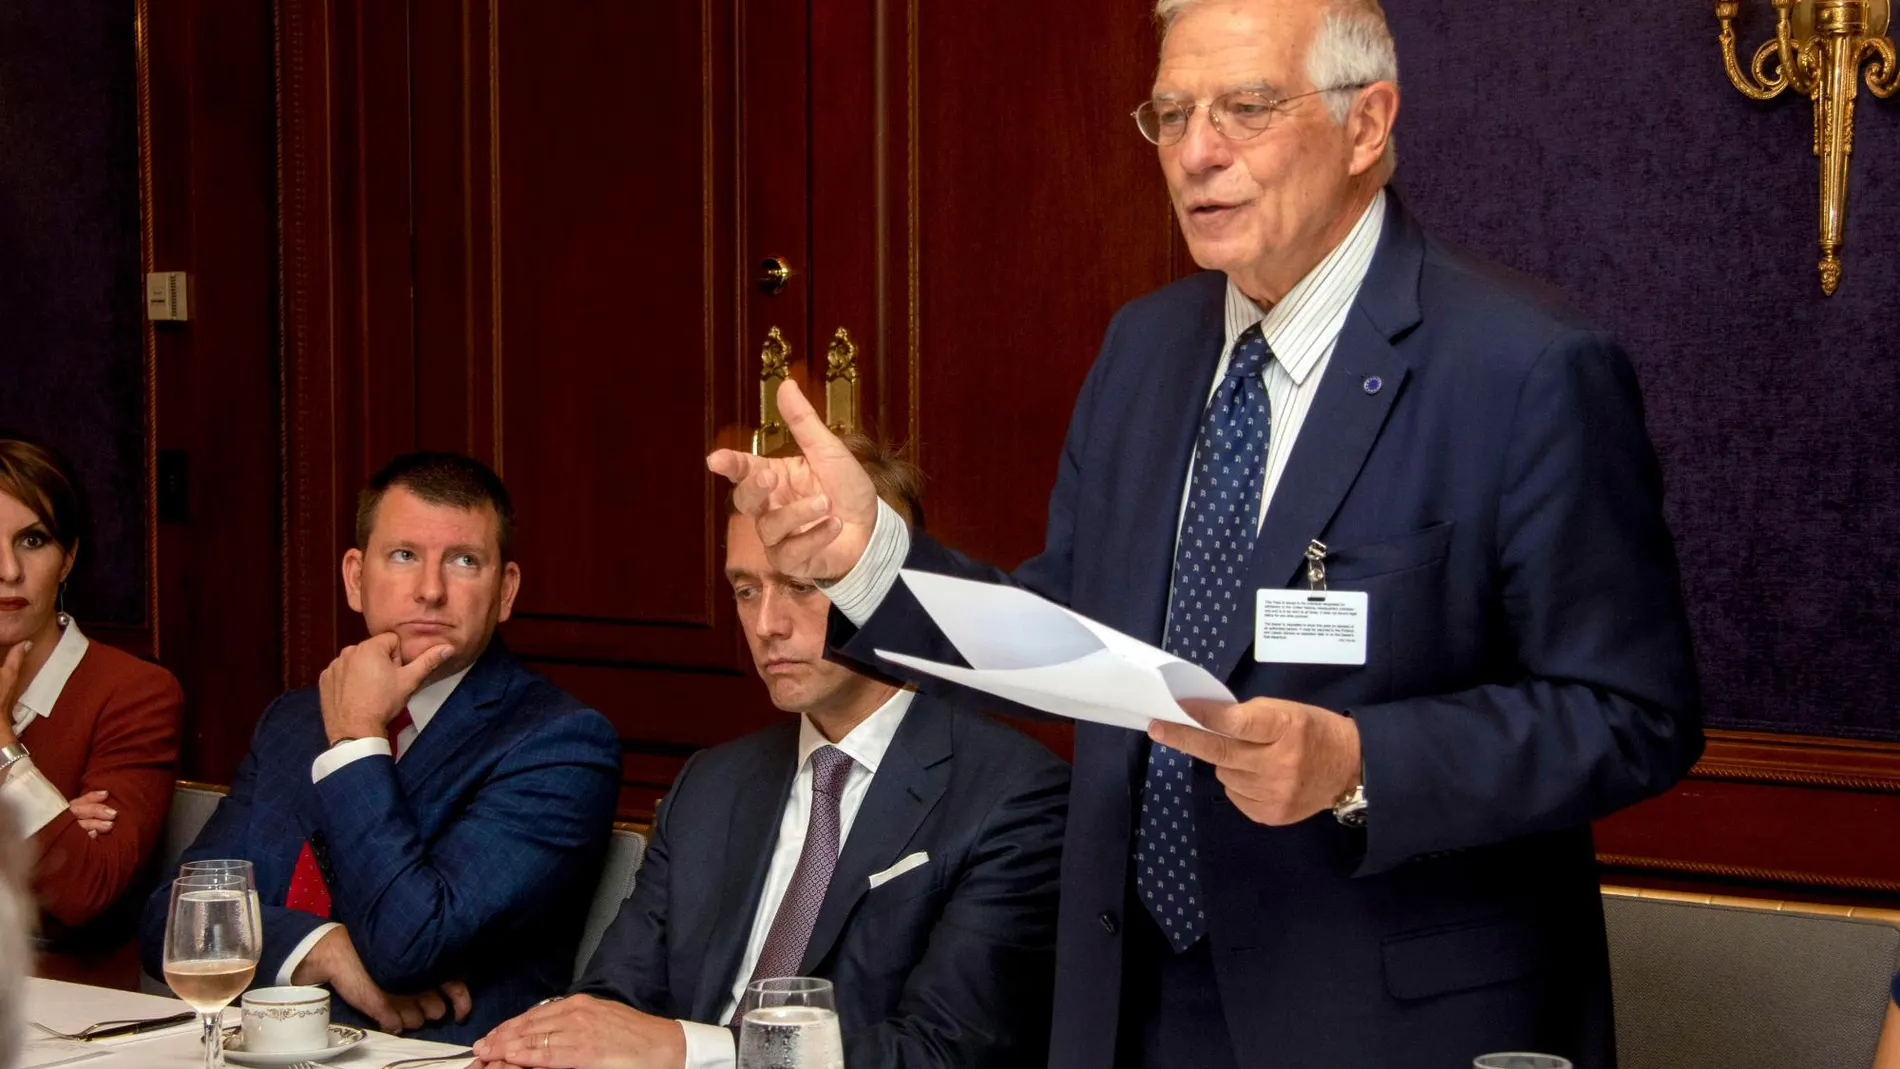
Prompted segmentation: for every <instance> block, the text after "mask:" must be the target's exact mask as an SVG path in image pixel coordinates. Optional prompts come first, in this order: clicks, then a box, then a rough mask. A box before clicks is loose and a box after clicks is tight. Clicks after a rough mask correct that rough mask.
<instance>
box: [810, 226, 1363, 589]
mask: <svg viewBox="0 0 1900 1069" xmlns="http://www.w3.org/2000/svg"><path fill="white" fill-rule="evenodd" d="M1385 202H1386V194H1385V191H1384V190H1380V191H1379V193H1378V195H1377V196H1374V197H1373V198H1372V203H1371V204H1368V205H1367V206H1366V210H1365V211H1364V212H1363V213H1362V214H1361V215H1360V216H1359V221H1358V222H1356V223H1354V224H1353V228H1352V230H1351V231H1350V232H1348V233H1347V235H1346V238H1345V240H1343V241H1341V242H1340V243H1339V244H1338V245H1335V246H1334V247H1333V250H1332V251H1331V252H1329V253H1327V254H1326V257H1325V259H1322V260H1321V261H1320V262H1319V264H1318V265H1317V266H1315V267H1314V268H1313V269H1312V270H1311V271H1309V272H1307V273H1306V275H1305V277H1303V278H1301V279H1300V280H1299V281H1298V282H1297V283H1295V284H1294V286H1293V288H1292V289H1290V290H1288V291H1287V294H1286V296H1285V297H1283V298H1281V300H1280V302H1279V303H1278V304H1275V305H1274V306H1273V307H1272V308H1271V309H1268V310H1265V311H1263V310H1262V309H1261V308H1260V306H1259V305H1257V304H1255V303H1254V302H1253V301H1252V300H1250V299H1249V298H1248V297H1247V295H1246V294H1244V293H1242V292H1240V288H1239V287H1237V286H1235V285H1234V283H1233V281H1232V280H1231V279H1230V280H1229V281H1228V283H1227V302H1226V309H1225V321H1226V336H1227V340H1226V344H1225V345H1224V346H1223V347H1222V350H1221V358H1220V365H1219V366H1218V367H1217V368H1215V371H1214V381H1213V383H1212V384H1211V385H1210V386H1209V388H1208V397H1209V398H1210V399H1211V398H1212V397H1213V395H1214V390H1216V389H1218V388H1219V387H1220V381H1221V378H1222V377H1223V376H1224V375H1226V373H1227V363H1228V360H1229V358H1230V357H1231V356H1232V355H1233V351H1234V341H1235V340H1236V339H1237V338H1238V337H1239V336H1240V334H1241V332H1242V331H1245V330H1246V329H1247V328H1248V327H1250V326H1252V325H1253V324H1255V323H1260V324H1261V333H1262V334H1264V335H1265V337H1266V339H1267V346H1268V347H1269V348H1270V349H1272V350H1273V357H1274V358H1273V359H1272V360H1269V361H1267V363H1266V366H1265V367H1263V368H1261V370H1260V376H1261V381H1262V382H1263V383H1264V384H1265V385H1266V388H1267V400H1268V401H1269V402H1270V403H1271V404H1272V406H1273V419H1272V423H1271V425H1270V432H1269V435H1268V441H1267V471H1266V475H1265V485H1264V486H1263V487H1262V489H1261V493H1260V521H1259V522H1260V523H1262V524H1264V523H1265V522H1266V517H1267V506H1268V505H1269V504H1270V503H1271V502H1272V501H1273V492H1274V491H1275V490H1277V489H1278V488H1279V485H1280V476H1281V474H1282V473H1284V472H1285V471H1286V462H1287V458H1289V457H1291V456H1292V455H1293V445H1294V443H1295V442H1296V441H1297V440H1298V439H1299V436H1300V428H1301V426H1302V425H1304V424H1305V422H1306V413H1307V410H1308V409H1310V408H1311V407H1312V405H1313V398H1314V396H1315V395H1317V394H1318V393H1319V385H1320V382H1321V380H1323V379H1324V378H1325V375H1326V366H1327V364H1328V363H1329V362H1331V360H1332V356H1333V348H1334V347H1335V346H1336V345H1337V344H1338V343H1339V332H1340V331H1341V330H1342V329H1343V328H1344V327H1345V325H1346V316H1347V315H1348V314H1349V313H1350V312H1351V311H1352V305H1353V302H1354V301H1355V300H1357V299H1358V297H1359V287H1360V286H1361V285H1363V284H1364V282H1365V280H1366V272H1367V270H1369V269H1370V268H1371V266H1372V256H1373V253H1374V252H1376V251H1377V250H1378V247H1379V236H1380V235H1381V234H1382V233H1383V232H1384V230H1385ZM1193 473H1194V465H1193V463H1192V462H1190V463H1189V464H1188V472H1187V474H1186V475H1185V476H1184V477H1183V478H1182V481H1181V513H1180V514H1181V515H1185V514H1186V511H1187V491H1188V487H1189V485H1190V483H1191V481H1192V479H1193V477H1194V475H1193ZM1175 522H1176V530H1177V537H1178V531H1179V524H1180V520H1179V519H1177V520H1176V521H1175ZM909 555H910V530H909V528H908V527H906V526H905V524H904V521H903V518H902V517H900V516H898V515H897V513H896V512H895V511H893V510H892V509H891V507H890V506H889V505H886V504H885V503H884V502H883V501H879V502H878V505H877V525H876V526H875V527H874V528H873V529H872V531H871V540H870V543H869V544H868V545H867V546H866V547H865V550H864V556H863V557H861V558H859V560H858V563H857V565H856V566H855V567H853V568H852V569H851V571H850V572H848V573H846V574H845V576H844V577H843V578H842V579H839V580H838V581H837V582H835V583H824V584H820V586H822V587H824V590H825V595H826V596H827V597H829V598H830V599H831V603H832V604H833V605H836V606H837V607H838V611H840V612H842V613H844V615H845V618H846V619H848V620H850V621H851V622H852V623H854V624H860V625H862V624H863V623H864V622H865V621H866V620H869V619H870V618H871V614H872V613H874V612H876V611H877V607H878V606H879V605H881V604H883V603H884V595H886V594H888V593H889V592H890V589H891V584H893V583H895V582H896V581H897V573H898V571H899V570H900V569H902V568H903V566H904V558H905V557H907V556H909Z"/></svg>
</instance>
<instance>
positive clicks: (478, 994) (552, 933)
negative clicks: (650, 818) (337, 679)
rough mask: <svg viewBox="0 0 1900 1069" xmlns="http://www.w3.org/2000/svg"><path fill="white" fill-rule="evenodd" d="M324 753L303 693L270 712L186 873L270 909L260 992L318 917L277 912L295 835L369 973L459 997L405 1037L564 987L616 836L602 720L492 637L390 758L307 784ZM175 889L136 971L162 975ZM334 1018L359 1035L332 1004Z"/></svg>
mask: <svg viewBox="0 0 1900 1069" xmlns="http://www.w3.org/2000/svg"><path fill="white" fill-rule="evenodd" d="M327 746H328V739H327V738H326V736H325V734H324V730H323V713H322V710H321V708H320V707H319V705H318V699H317V692H316V690H315V689H314V688H306V689H303V690H296V691H292V692H290V693H289V694H286V695H284V696H283V697H282V698H279V699H278V700H277V701H276V702H274V703H272V705H271V707H270V708H269V709H267V710H265V712H264V716H263V719H261V720H260V721H259V722H258V725H257V733H256V735H255V737H254V738H253V739H252V740H251V752H250V753H249V754H247V755H245V758H244V761H243V763H242V764H240V765H239V766H238V771H237V777H236V779H235V780H234V782H233V783H232V784H231V793H230V795H229V796H228V797H226V798H225V799H224V801H222V802H221V803H219V805H218V809H217V812H215V813H214V814H212V817H211V820H210V822H209V823H208V824H206V825H205V829H204V831H203V832H202V833H201V834H200V835H199V836H198V839H197V841H196V842H194V843H193V844H192V846H191V849H190V850H188V851H186V853H185V860H187V861H192V860H197V859H200V858H248V859H250V861H251V862H252V863H253V864H254V865H255V866H256V868H257V881H258V885H259V887H258V890H259V895H260V897H261V898H262V899H263V902H264V911H263V914H264V915H263V920H264V954H263V958H262V960H260V961H259V962H258V966H257V981H256V984H257V985H258V986H270V985H271V984H274V983H276V976H277V971H278V969H279V968H280V967H281V966H282V964H283V961H284V958H285V956H286V955H287V954H289V952H290V951H291V950H292V949H293V948H295V947H296V945H297V943H298V942H300V941H301V940H302V939H303V938H304V936H305V935H307V934H309V933H310V931H311V930H312V929H314V928H316V927H317V926H318V925H319V924H322V923H323V920H322V919H321V918H319V917H316V916H315V915H313V914H309V913H304V912H301V911H299V910H292V909H286V908H284V898H285V895H286V893H287V892H288V891H289V888H290V877H291V873H292V872H293V871H294V870H295V868H296V861H297V855H298V853H299V852H300V851H301V850H302V847H303V843H304V841H305V840H306V839H312V840H314V841H319V842H321V843H322V844H323V847H324V850H325V851H326V852H327V854H328V867H329V869H330V875H331V878H330V879H329V881H328V882H329V884H330V892H331V919H332V920H336V921H339V922H341V923H342V924H344V925H345V926H346V927H347V928H348V929H349V933H350V939H351V941H352V942H354V943H355V944H356V949H357V953H358V954H360V955H361V956H362V958H363V964H364V965H365V966H367V967H368V969H369V972H370V975H371V976H372V977H374V978H375V980H376V982H377V983H378V984H380V985H382V987H383V988H384V989H385V990H389V991H393V992H410V991H415V990H419V989H421V988H423V987H425V986H431V985H435V984H438V983H441V982H442V981H444V980H450V979H462V980H465V981H466V982H467V983H468V986H469V991H470V995H471V997H472V998H473V1000H474V1010H473V1013H472V1014H471V1016H470V1018H469V1020H468V1022H467V1023H465V1024H462V1025H456V1024H454V1023H453V1021H444V1022H441V1023H438V1024H434V1025H430V1026H426V1027H424V1028H423V1029H422V1030H420V1031H419V1032H416V1033H414V1034H415V1035H417V1036H419V1037H421V1038H426V1039H436V1040H441V1041H443V1042H451V1043H467V1042H471V1041H473V1040H474V1039H475V1038H477V1037H479V1036H481V1035H483V1034H485V1033H486V1032H487V1031H488V1030H489V1029H491V1028H493V1027H494V1026H495V1025H497V1024H499V1023H501V1022H502V1021H505V1020H507V1019H508V1018H510V1017H513V1016H515V1015H516V1014H518V1013H520V1012H521V1011H523V1010H525V1009H527V1008H528V1007H529V1006H531V1005H533V1004H534V1003H535V1002H536V1001H538V1000H540V999H543V998H546V997H548V996H550V995H556V994H559V993H560V992H562V991H563V990H565V989H566V987H567V984H568V982H569V980H570V979H571V977H572V975H573V967H574V954H575V952H576V950H577V949H578V947H579V945H580V934H581V926H582V924H583V922H584V920H585V918H586V915H587V906H588V902H589V901H590V899H591V898H592V895H593V891H594V887H595V884H596V883H597V882H598V880H599V877H600V865H601V860H602V858H603V857H604V856H605V852H606V844H607V837H608V836H609V835H610V834H611V833H612V829H613V817H614V805H615V802H616V798H617V795H618V793H619V783H620V740H619V736H618V735H617V734H616V733H615V731H614V729H613V727H612V726H611V725H610V724H608V723H607V720H606V718H605V717H603V716H601V715H600V714H599V713H597V712H594V711H593V710H592V709H589V708H587V707H586V706H583V705H582V704H581V703H580V702H578V701H576V700H575V699H574V698H573V697H572V696H570V695H568V694H567V693H566V692H564V691H562V690H561V689H560V688H558V687H556V686H554V685H553V684H552V683H549V682H548V681H547V680H546V679H543V678H542V677H540V676H539V675H536V674H535V673H533V672H531V671H529V670H528V669H526V668H524V667H522V665H521V664H520V663H519V662H517V661H516V660H515V659H514V657H513V656H511V655H510V654H509V653H508V651H507V649H506V648H504V647H503V646H502V644H501V641H500V640H499V639H497V640H495V641H494V642H493V643H492V644H491V645H490V646H489V648H488V650H487V652H485V653H484V654H483V655H482V657H481V659H480V660H478V661H477V662H476V663H475V665H474V667H473V668H471V669H470V670H469V673H468V675H466V676H464V677H463V678H462V682H461V684H460V685H459V686H457V687H456V688H455V693H453V694H452V695H450V696H449V700H448V701H447V702H445V703H443V706H442V708H441V709H440V710H438V711H437V712H436V715H435V718H434V719H432V720H431V721H430V722H429V726H428V728H427V730H425V731H423V732H422V733H421V734H419V735H417V736H416V739H415V742H414V743H412V744H411V746H410V749H409V750H407V751H406V752H404V754H403V756H402V760H401V761H400V762H392V761H390V760H389V759H387V758H383V757H366V758H363V759H360V760H357V761H354V762H351V763H350V764H348V765H345V766H344V767H343V768H341V769H338V770H337V771H335V772H333V773H331V774H330V775H329V776H326V777H325V778H324V780H323V782H321V783H318V784H312V783H311V782H310V764H311V762H312V761H313V760H315V759H316V757H317V755H318V754H320V753H322V752H323V751H324V750H325V749H326V748H327ZM170 891H171V888H170V884H169V883H166V884H165V885H164V886H161V887H160V888H158V890H156V891H155V892H153V894H152V897H151V900H150V901H149V902H148V903H147V905H146V910H145V924H144V932H143V935H144V938H143V946H144V956H145V968H146V970H147V971H148V972H150V973H151V974H152V975H154V976H163V975H164V974H163V971H162V963H161V956H162V950H163V944H164V934H165V915H166V910H167V908H168V906H169V901H170ZM333 1009H334V1015H335V1016H336V1018H337V1019H339V1020H343V1021H349V1022H352V1023H356V1024H364V1023H366V1022H365V1021H364V1020H363V1019H362V1017H361V1016H360V1015H359V1014H356V1013H355V1012H354V1011H352V1010H350V1009H349V1008H348V1007H347V1006H345V1005H344V1003H343V1002H342V1001H341V1000H337V1001H336V1002H335V1003H334V1004H333Z"/></svg>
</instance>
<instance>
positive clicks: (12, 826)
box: [0, 798, 39, 1065]
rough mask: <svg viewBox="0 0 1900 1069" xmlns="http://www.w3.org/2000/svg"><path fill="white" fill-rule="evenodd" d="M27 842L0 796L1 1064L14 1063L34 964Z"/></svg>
mask: <svg viewBox="0 0 1900 1069" xmlns="http://www.w3.org/2000/svg"><path fill="white" fill-rule="evenodd" d="M26 867H27V851H26V843H25V842H23V841H22V840H21V839H20V829H19V825H18V824H17V823H16V822H15V820H14V814H13V809H12V806H11V805H9V804H8V802H7V801H6V799H4V798H0V1065H12V1064H13V1059H14V1057H15V1055H17V1054H18V1052H19V1051H18V1044H19V1039H20V1036H21V1035H23V1034H25V1032H26V1021H25V1020H24V1019H22V1018H21V1016H20V1010H21V1003H22V1002H24V1001H25V995H26V991H25V986H26V983H25V981H26V975H27V972H28V971H29V969H30V966H31V965H32V960H31V954H30V951H31V950H32V941H31V935H32V932H31V927H32V925H33V924H35V923H36V922H37V921H38V919H39V910H38V907H36V906H34V904H33V897H32V895H31V893H30V892H29V891H28V890H27V871H26Z"/></svg>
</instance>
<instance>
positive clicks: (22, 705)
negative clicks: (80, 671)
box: [13, 614, 92, 735]
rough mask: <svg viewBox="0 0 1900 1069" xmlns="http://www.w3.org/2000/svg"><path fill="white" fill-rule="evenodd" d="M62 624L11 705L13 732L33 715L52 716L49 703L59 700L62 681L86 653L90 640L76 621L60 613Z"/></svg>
mask: <svg viewBox="0 0 1900 1069" xmlns="http://www.w3.org/2000/svg"><path fill="white" fill-rule="evenodd" d="M60 619H61V621H62V622H63V623H64V625H65V626H64V627H63V628H62V629H61V631H60V636H59V641H58V642H57V643H55V644H54V645H53V655H52V656H51V657H48V658H47V659H46V663H45V664H43V665H41V666H40V671H39V674H38V675H36V676H34V677H33V682H32V683H31V684H30V685H28V686H27V688H26V690H25V691H24V692H22V693H21V694H20V697H19V700H18V701H17V702H15V703H14V706H13V733H14V734H15V735H18V734H19V733H20V732H22V731H25V730H26V726H27V725H28V724H31V723H32V722H33V718H34V717H36V716H43V717H46V718H48V719H51V718H52V715H53V706H54V705H57V704H58V703H59V696H60V694H61V692H63V691H64V690H65V689H66V681H67V680H69V679H71V678H72V677H73V670H74V669H76V668H78V667H79V660H80V658H82V657H84V656H85V655H86V649H87V648H88V647H89V646H91V645H92V643H90V642H88V641H87V640H86V636H85V635H82V634H80V633H79V625H78V624H77V623H75V622H74V621H73V618H72V617H70V616H65V615H63V614H62V615H61V617H60Z"/></svg>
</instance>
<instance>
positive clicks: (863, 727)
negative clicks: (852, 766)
mask: <svg viewBox="0 0 1900 1069" xmlns="http://www.w3.org/2000/svg"><path fill="white" fill-rule="evenodd" d="M916 696H917V692H916V691H914V690H900V691H898V692H897V693H896V694H893V695H891V697H890V699H889V700H888V701H886V702H885V703H884V704H883V705H880V706H878V707H877V710H876V711H875V712H873V713H872V714H871V715H870V716H867V717H865V718H864V720H863V722H862V723H860V724H858V726H857V727H854V728H852V729H851V731H850V732H849V733H848V734H846V735H845V737H844V738H842V739H839V740H838V743H837V745H838V749H840V750H843V751H844V752H845V755H846V756H848V757H850V758H851V760H853V761H856V762H857V763H858V764H859V766H861V767H862V768H863V769H864V770H865V771H866V772H870V773H872V774H876V772H877V766H878V763H879V762H881V761H883V760H884V752H885V751H886V750H889V749H890V748H891V740H892V739H894V738H896V737H897V728H898V725H900V724H902V723H903V722H904V713H905V711H906V710H908V709H909V708H910V701H911V699H912V698H914V697H916ZM829 745H831V740H830V739H827V738H825V735H824V732H822V731H819V730H818V726H817V725H816V724H813V723H812V722H811V717H809V716H803V715H801V716H799V718H798V767H799V769H801V770H802V769H803V768H804V767H805V762H807V761H809V760H811V755H812V752H813V751H815V750H817V749H818V748H819V747H820V746H829Z"/></svg>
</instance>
